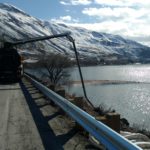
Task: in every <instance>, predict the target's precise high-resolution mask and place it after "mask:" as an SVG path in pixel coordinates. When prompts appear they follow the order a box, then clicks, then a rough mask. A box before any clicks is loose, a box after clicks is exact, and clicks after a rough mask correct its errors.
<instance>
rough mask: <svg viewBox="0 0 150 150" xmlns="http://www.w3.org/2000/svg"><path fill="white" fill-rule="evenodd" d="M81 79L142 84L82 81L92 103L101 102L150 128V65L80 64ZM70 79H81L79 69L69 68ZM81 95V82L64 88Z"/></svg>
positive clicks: (133, 121)
mask: <svg viewBox="0 0 150 150" xmlns="http://www.w3.org/2000/svg"><path fill="white" fill-rule="evenodd" d="M82 73H83V78H84V80H122V81H139V82H143V83H128V84H89V83H88V84H85V85H86V91H87V95H88V98H89V99H90V101H91V102H92V103H93V104H94V105H95V106H99V105H100V104H104V105H105V106H106V107H108V108H109V107H111V108H113V109H115V110H116V112H118V113H120V114H121V117H125V118H127V120H128V121H129V122H130V124H131V125H133V124H137V125H140V126H143V127H144V128H147V129H148V130H150V65H120V66H96V67H82ZM71 78H72V80H80V78H79V73H78V68H74V69H73V70H72V71H71ZM67 90H68V92H70V93H74V94H76V95H78V96H83V92H82V86H81V84H74V85H72V86H69V87H68V88H67Z"/></svg>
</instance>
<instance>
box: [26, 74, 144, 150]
mask: <svg viewBox="0 0 150 150" xmlns="http://www.w3.org/2000/svg"><path fill="white" fill-rule="evenodd" d="M25 77H27V78H28V79H30V81H31V82H32V83H33V85H34V86H35V87H37V88H38V89H39V90H40V91H41V92H42V93H43V94H44V95H45V96H47V97H48V98H50V99H51V100H52V101H53V102H54V103H55V104H57V105H58V106H59V107H60V108H62V109H63V110H64V111H65V112H66V113H67V114H68V115H69V116H71V117H72V118H73V119H74V120H75V121H76V122H77V123H79V124H80V125H81V126H82V127H83V128H84V129H85V130H86V131H88V132H89V133H90V134H91V135H92V136H94V137H95V138H96V139H97V140H98V141H99V142H100V143H102V144H103V145H104V146H105V147H106V148H107V149H108V150H142V149H141V148H140V147H138V146H137V145H135V144H133V143H131V142H130V141H128V140H127V139H125V138H124V137H123V136H121V135H120V134H118V133H117V132H115V131H113V130H112V129H111V128H109V127H107V126H106V125H104V124H103V123H101V122H100V121H97V120H96V119H95V118H94V117H92V116H91V115H89V114H88V113H86V112H85V111H83V110H81V109H80V108H78V107H77V106H75V105H74V104H72V103H71V102H69V101H68V100H67V99H65V98H63V97H61V96H60V95H58V94H56V93H55V92H53V91H52V90H50V89H49V88H47V87H46V86H44V85H42V84H41V83H39V82H37V81H36V80H34V79H32V78H31V77H30V76H29V75H27V74H25Z"/></svg>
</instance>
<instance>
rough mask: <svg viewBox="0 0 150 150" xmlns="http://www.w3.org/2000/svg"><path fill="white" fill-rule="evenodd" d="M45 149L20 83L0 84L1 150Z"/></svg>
mask: <svg viewBox="0 0 150 150" xmlns="http://www.w3.org/2000/svg"><path fill="white" fill-rule="evenodd" d="M36 149H37V150H43V149H44V147H43V144H42V141H41V139H40V135H39V133H38V131H37V127H36V125H35V123H34V121H33V118H32V115H31V112H30V110H29V107H28V105H27V103H26V100H25V97H24V95H23V93H22V91H21V89H20V86H19V84H18V83H16V84H11V85H0V150H36Z"/></svg>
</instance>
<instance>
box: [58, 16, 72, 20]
mask: <svg viewBox="0 0 150 150" xmlns="http://www.w3.org/2000/svg"><path fill="white" fill-rule="evenodd" d="M60 19H61V20H63V21H71V19H72V18H71V16H60Z"/></svg>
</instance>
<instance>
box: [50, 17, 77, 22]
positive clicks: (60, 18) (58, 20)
mask: <svg viewBox="0 0 150 150" xmlns="http://www.w3.org/2000/svg"><path fill="white" fill-rule="evenodd" d="M51 21H54V22H59V23H73V22H74V23H78V22H79V20H78V19H74V18H72V17H71V16H60V17H59V18H53V19H51Z"/></svg>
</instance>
